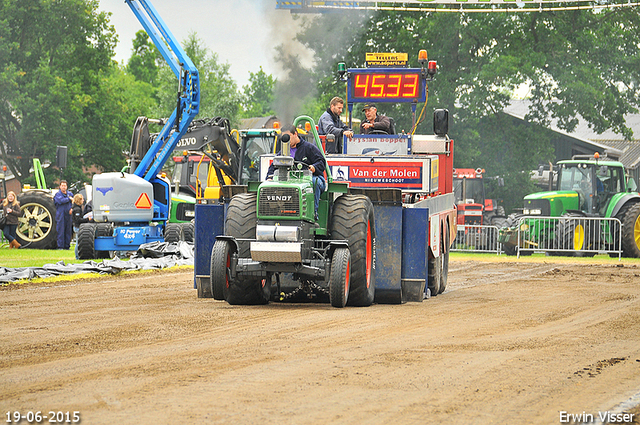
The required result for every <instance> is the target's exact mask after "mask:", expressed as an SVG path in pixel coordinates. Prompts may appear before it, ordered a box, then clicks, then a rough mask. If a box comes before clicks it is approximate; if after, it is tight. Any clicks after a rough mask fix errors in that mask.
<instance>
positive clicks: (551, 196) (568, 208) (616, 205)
mask: <svg viewBox="0 0 640 425" xmlns="http://www.w3.org/2000/svg"><path fill="white" fill-rule="evenodd" d="M557 168H558V171H557V173H558V176H557V186H556V189H557V190H555V191H549V192H539V193H533V194H531V195H527V196H525V198H524V208H523V211H522V214H517V215H512V216H510V217H509V221H510V223H509V224H508V225H510V226H511V227H507V228H503V229H501V230H500V242H501V243H502V244H503V247H504V249H505V251H506V252H507V254H516V253H517V252H518V251H520V253H521V254H529V253H531V252H532V251H533V250H535V249H542V250H546V251H550V252H551V253H556V254H574V255H584V256H587V255H595V254H596V253H597V252H599V251H616V250H618V246H619V245H620V237H621V238H622V243H621V248H622V253H623V255H624V256H626V257H636V258H640V194H638V192H637V185H636V182H635V181H634V180H633V179H631V178H627V176H626V175H625V170H624V166H623V165H622V163H620V162H616V161H608V160H606V158H604V159H600V158H599V155H598V154H596V155H595V156H593V157H588V158H586V157H584V156H574V157H573V158H572V159H571V160H566V161H560V162H558V165H557ZM536 215H539V216H541V217H559V219H557V220H553V219H552V220H549V219H539V220H537V219H535V218H533V219H531V218H526V219H524V221H523V220H520V217H522V216H527V217H531V216H536ZM590 218H617V219H618V220H620V223H621V224H622V231H620V228H619V226H618V225H617V222H615V221H602V220H591V219H590ZM518 230H520V238H519V240H518ZM620 235H621V236H620ZM554 249H555V251H554Z"/></svg>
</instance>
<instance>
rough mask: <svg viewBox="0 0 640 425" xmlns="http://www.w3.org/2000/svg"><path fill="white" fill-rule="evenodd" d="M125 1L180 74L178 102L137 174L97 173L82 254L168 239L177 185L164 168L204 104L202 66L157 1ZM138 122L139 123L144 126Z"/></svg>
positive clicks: (81, 232) (81, 241)
mask: <svg viewBox="0 0 640 425" xmlns="http://www.w3.org/2000/svg"><path fill="white" fill-rule="evenodd" d="M125 3H127V4H128V5H129V7H131V10H132V11H133V13H134V14H135V15H136V17H137V18H138V20H139V21H140V23H141V24H142V26H143V27H144V29H145V31H146V32H147V34H148V35H149V37H151V40H152V41H153V43H154V44H155V46H156V47H157V48H158V50H159V51H160V53H161V54H162V56H163V57H164V59H165V60H166V61H167V63H168V64H169V66H170V67H171V70H172V71H173V73H174V74H175V75H176V77H177V78H178V96H177V106H176V109H175V110H174V111H173V113H172V114H171V117H170V118H168V119H167V120H166V122H165V124H164V127H163V128H162V131H161V132H160V134H159V135H158V136H157V137H156V138H155V139H154V141H153V143H152V144H151V145H150V147H149V149H148V150H147V151H146V153H145V154H144V157H143V158H142V159H141V160H139V163H138V164H137V167H136V168H135V170H134V171H133V173H125V172H124V171H121V172H111V173H102V174H96V175H94V176H93V181H92V185H93V193H92V195H93V198H92V201H93V219H94V223H86V224H83V225H81V226H80V230H79V231H78V253H77V256H78V258H81V259H90V258H101V257H104V256H105V254H106V253H108V252H109V251H134V250H137V249H138V247H139V246H140V245H141V244H143V243H148V242H156V241H163V240H164V235H165V228H166V226H167V221H168V219H169V212H170V210H171V205H170V203H171V185H170V182H169V180H168V179H166V178H165V177H162V176H160V175H158V173H159V172H160V171H161V169H162V167H163V165H164V164H165V163H166V161H167V160H168V159H169V158H171V156H172V153H173V150H174V149H175V147H176V145H177V143H178V142H179V141H180V139H181V138H182V136H183V135H184V134H185V133H186V131H187V129H188V127H189V124H190V123H191V121H192V120H193V118H194V117H195V116H196V115H197V114H198V111H199V107H200V81H199V76H198V70H197V69H196V67H195V66H194V64H193V62H192V61H191V59H190V58H189V57H188V56H187V55H186V53H185V52H184V50H183V49H182V47H181V46H180V44H179V43H178V42H177V41H176V39H175V37H174V36H173V35H172V34H171V32H170V31H169V29H168V28H167V26H166V24H165V23H164V21H163V20H162V18H160V16H159V15H158V12H157V11H156V9H155V8H154V7H153V5H152V4H151V2H150V1H148V0H125ZM138 121H139V122H138V123H136V128H138V127H139V126H140V119H139V120H138ZM134 137H135V131H134ZM136 162H137V161H136ZM134 163H135V162H134Z"/></svg>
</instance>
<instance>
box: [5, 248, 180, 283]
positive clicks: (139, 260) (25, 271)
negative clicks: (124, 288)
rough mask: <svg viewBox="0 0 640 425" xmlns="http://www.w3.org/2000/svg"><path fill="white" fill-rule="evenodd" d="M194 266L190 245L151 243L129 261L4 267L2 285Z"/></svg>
mask: <svg viewBox="0 0 640 425" xmlns="http://www.w3.org/2000/svg"><path fill="white" fill-rule="evenodd" d="M185 265H186V266H192V265H193V245H192V244H190V243H187V242H178V243H169V242H151V243H147V244H143V245H140V247H139V248H138V250H137V251H136V253H135V254H134V255H133V256H132V257H131V258H130V259H129V260H121V259H120V258H118V257H115V258H113V259H109V260H103V261H100V262H96V261H93V260H88V261H85V262H84V263H79V264H65V263H64V261H58V262H57V263H55V264H45V265H44V266H42V267H18V268H13V269H12V268H7V267H0V284H2V283H9V282H15V281H17V280H22V279H35V278H38V277H40V278H47V277H52V276H59V275H67V274H78V273H100V274H118V273H120V272H121V271H131V270H154V269H165V268H167V267H173V266H185Z"/></svg>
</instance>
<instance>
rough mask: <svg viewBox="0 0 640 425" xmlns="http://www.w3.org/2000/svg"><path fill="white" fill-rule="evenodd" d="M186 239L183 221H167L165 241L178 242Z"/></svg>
mask: <svg viewBox="0 0 640 425" xmlns="http://www.w3.org/2000/svg"><path fill="white" fill-rule="evenodd" d="M183 240H184V230H183V228H182V223H167V224H166V226H164V241H165V242H169V243H178V242H180V241H183Z"/></svg>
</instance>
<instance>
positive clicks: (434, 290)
mask: <svg viewBox="0 0 640 425" xmlns="http://www.w3.org/2000/svg"><path fill="white" fill-rule="evenodd" d="M442 260H443V256H442V255H440V256H439V257H436V258H429V260H428V261H427V263H428V267H429V271H428V273H427V287H428V288H429V292H430V293H431V296H432V297H435V296H436V295H438V294H439V293H440V281H441V280H442V263H443V261H442Z"/></svg>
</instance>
